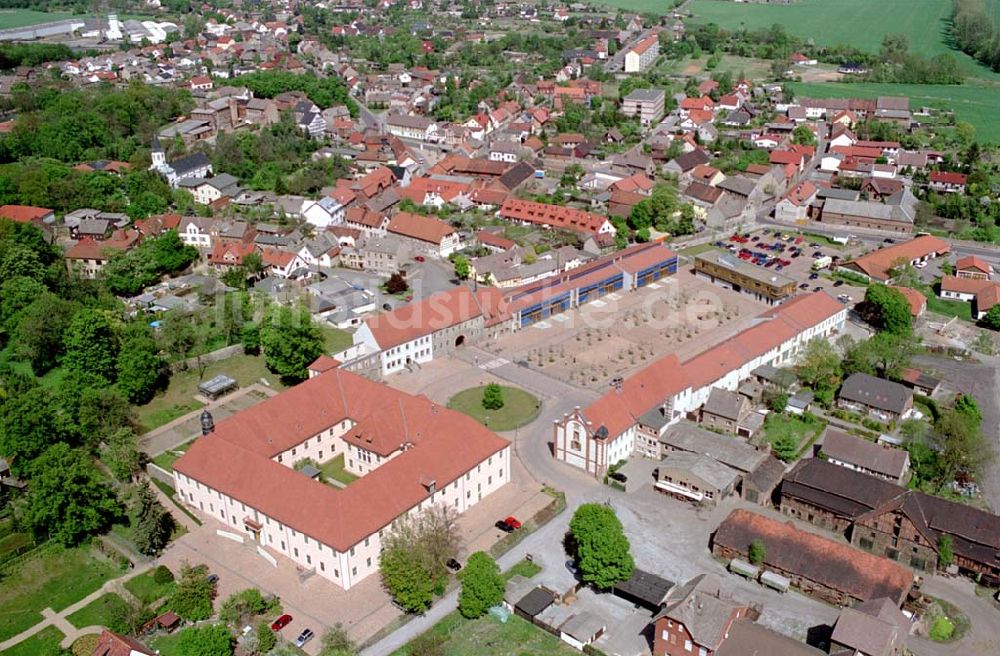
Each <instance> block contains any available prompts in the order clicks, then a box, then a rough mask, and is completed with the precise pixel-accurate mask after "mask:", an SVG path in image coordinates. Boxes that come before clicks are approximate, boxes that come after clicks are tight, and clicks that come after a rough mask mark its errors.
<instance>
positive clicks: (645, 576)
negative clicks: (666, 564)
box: [614, 567, 676, 610]
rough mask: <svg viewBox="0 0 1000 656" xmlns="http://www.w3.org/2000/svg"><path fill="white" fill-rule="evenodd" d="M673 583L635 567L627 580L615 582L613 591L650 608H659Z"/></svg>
mask: <svg viewBox="0 0 1000 656" xmlns="http://www.w3.org/2000/svg"><path fill="white" fill-rule="evenodd" d="M675 585H676V584H675V583H674V582H673V581H670V580H668V579H665V578H663V577H662V576H657V575H656V574H652V573H650V572H646V571H643V570H641V569H639V568H638V567H637V568H635V569H633V570H632V576H631V577H629V579H628V580H627V581H622V582H621V583H616V584H615V588H614V591H615V593H616V594H617V595H619V596H622V597H625V598H627V599H630V600H639V601H641V602H643V603H645V604H646V605H647V606H649V607H650V608H652V609H654V610H659V608H660V606H661V605H662V604H663V600H664V599H666V598H667V595H668V594H669V593H670V591H671V590H673V589H674V586H675Z"/></svg>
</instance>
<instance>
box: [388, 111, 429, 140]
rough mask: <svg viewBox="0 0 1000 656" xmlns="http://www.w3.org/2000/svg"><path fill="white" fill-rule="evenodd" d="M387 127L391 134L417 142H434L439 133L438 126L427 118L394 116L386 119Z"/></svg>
mask: <svg viewBox="0 0 1000 656" xmlns="http://www.w3.org/2000/svg"><path fill="white" fill-rule="evenodd" d="M385 125H386V129H387V130H388V131H389V134H391V135H394V136H397V137H400V138H403V139H413V140H416V141H432V140H434V139H436V137H437V133H438V124H437V123H435V122H434V121H433V120H431V119H429V118H427V117H425V116H404V115H401V114H393V115H391V116H389V117H387V118H386V120H385Z"/></svg>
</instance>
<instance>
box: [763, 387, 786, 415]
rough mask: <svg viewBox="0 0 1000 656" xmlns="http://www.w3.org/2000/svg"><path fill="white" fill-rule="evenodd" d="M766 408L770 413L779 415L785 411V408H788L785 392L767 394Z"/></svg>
mask: <svg viewBox="0 0 1000 656" xmlns="http://www.w3.org/2000/svg"><path fill="white" fill-rule="evenodd" d="M767 407H769V408H770V409H771V411H772V412H777V413H778V414H781V413H782V412H784V411H785V408H787V407H788V394H786V393H785V392H778V393H776V394H769V395H768V397H767Z"/></svg>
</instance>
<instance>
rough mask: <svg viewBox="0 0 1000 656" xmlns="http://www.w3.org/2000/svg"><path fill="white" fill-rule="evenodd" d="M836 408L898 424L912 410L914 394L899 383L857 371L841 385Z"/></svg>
mask: <svg viewBox="0 0 1000 656" xmlns="http://www.w3.org/2000/svg"><path fill="white" fill-rule="evenodd" d="M837 407H839V408H843V409H845V410H853V411H855V412H860V413H862V414H867V415H869V416H871V417H875V418H878V419H880V420H881V421H887V422H888V421H898V420H900V419H906V417H907V416H909V414H910V411H911V410H912V409H913V392H912V391H910V390H909V389H907V388H906V387H904V386H903V385H900V384H899V383H894V382H892V381H890V380H885V379H883V378H876V377H875V376H872V375H869V374H865V373H860V372H856V373H853V374H851V375H850V376H848V377H847V380H845V381H844V384H843V385H841V387H840V391H839V392H838V393H837Z"/></svg>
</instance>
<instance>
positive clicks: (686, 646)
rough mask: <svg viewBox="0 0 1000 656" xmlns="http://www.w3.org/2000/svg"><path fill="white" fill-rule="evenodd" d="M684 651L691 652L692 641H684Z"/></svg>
mask: <svg viewBox="0 0 1000 656" xmlns="http://www.w3.org/2000/svg"><path fill="white" fill-rule="evenodd" d="M684 651H691V641H690V640H685V641H684Z"/></svg>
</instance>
